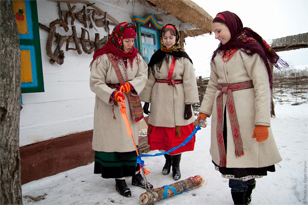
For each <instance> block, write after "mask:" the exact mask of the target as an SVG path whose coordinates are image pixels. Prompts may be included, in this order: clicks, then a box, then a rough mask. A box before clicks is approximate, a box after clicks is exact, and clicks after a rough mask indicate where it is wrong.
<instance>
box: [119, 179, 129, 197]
mask: <svg viewBox="0 0 308 205" xmlns="http://www.w3.org/2000/svg"><path fill="white" fill-rule="evenodd" d="M115 181H116V185H115V186H116V190H117V192H119V194H121V195H122V196H125V197H131V196H132V193H131V191H130V189H129V188H128V187H127V184H126V182H125V179H116V180H115Z"/></svg>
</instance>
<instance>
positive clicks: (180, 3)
mask: <svg viewBox="0 0 308 205" xmlns="http://www.w3.org/2000/svg"><path fill="white" fill-rule="evenodd" d="M146 1H147V2H149V3H151V4H152V5H154V6H156V7H158V8H160V9H162V10H164V11H166V12H168V13H169V14H170V15H172V16H175V17H176V18H178V19H179V20H180V21H182V22H184V23H187V24H190V25H191V28H188V29H181V27H180V30H183V31H184V34H185V37H187V36H191V37H193V36H198V35H202V34H206V33H211V31H212V20H213V18H212V16H210V15H209V14H208V13H207V12H206V11H205V10H204V9H203V8H201V7H200V6H199V5H198V4H196V3H194V2H193V1H191V0H146Z"/></svg>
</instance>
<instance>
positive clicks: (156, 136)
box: [148, 123, 196, 155]
mask: <svg viewBox="0 0 308 205" xmlns="http://www.w3.org/2000/svg"><path fill="white" fill-rule="evenodd" d="M179 128H180V130H181V132H180V133H181V135H180V136H177V133H176V131H177V130H176V127H173V128H169V127H155V126H153V125H150V124H149V126H148V144H149V145H150V150H164V151H168V150H170V149H172V148H174V147H176V146H178V145H180V144H181V143H182V142H183V141H184V140H185V139H186V138H187V137H188V136H189V135H191V133H192V132H193V131H194V124H193V123H191V124H189V125H186V126H181V127H179ZM195 141H196V136H195V135H194V136H193V137H192V139H191V140H190V141H189V142H187V144H186V145H184V146H182V147H179V148H178V149H176V150H174V151H173V152H170V153H169V154H171V155H174V154H179V153H182V152H186V151H193V150H194V148H195Z"/></svg>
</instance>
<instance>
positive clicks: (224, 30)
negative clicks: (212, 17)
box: [212, 22, 231, 45]
mask: <svg viewBox="0 0 308 205" xmlns="http://www.w3.org/2000/svg"><path fill="white" fill-rule="evenodd" d="M212 28H213V32H214V33H215V39H218V40H219V41H220V43H221V44H222V45H225V44H226V43H228V42H229V41H230V39H231V33H230V31H229V29H228V27H227V26H226V24H223V23H219V22H214V23H213V26H212Z"/></svg>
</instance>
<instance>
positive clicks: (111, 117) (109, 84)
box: [90, 22, 153, 197]
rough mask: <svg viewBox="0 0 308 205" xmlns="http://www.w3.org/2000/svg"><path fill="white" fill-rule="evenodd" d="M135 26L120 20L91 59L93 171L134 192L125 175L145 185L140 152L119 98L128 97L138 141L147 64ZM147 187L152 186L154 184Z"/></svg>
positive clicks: (119, 188) (122, 191)
mask: <svg viewBox="0 0 308 205" xmlns="http://www.w3.org/2000/svg"><path fill="white" fill-rule="evenodd" d="M135 38H136V27H135V26H134V25H133V24H131V23H126V22H123V23H120V24H118V25H117V26H116V27H115V28H114V30H113V32H112V34H111V35H110V37H109V40H108V42H107V44H106V45H105V46H104V47H102V48H101V49H98V50H96V51H95V53H94V56H93V61H92V62H91V74H90V88H91V90H92V91H93V92H94V93H95V95H96V97H95V108H94V129H93V141H92V148H93V150H94V151H95V162H94V173H96V174H101V176H102V177H103V178H115V181H116V190H117V191H118V192H119V193H120V194H121V195H123V196H125V197H130V196H131V191H130V189H129V188H128V186H127V184H126V181H125V178H124V177H127V176H132V184H133V185H136V186H140V187H142V188H145V183H144V180H143V178H142V176H141V174H140V173H139V172H138V170H139V169H138V167H136V162H137V153H136V150H135V146H134V143H133V140H132V138H131V136H127V131H126V125H125V122H124V120H123V118H122V115H121V112H120V108H121V106H120V105H119V102H121V101H123V100H125V107H126V108H127V109H126V112H127V113H126V114H127V116H128V120H129V123H130V126H131V129H132V133H133V137H134V141H135V142H136V144H137V145H138V137H139V121H140V120H141V119H142V118H143V110H142V106H141V102H140V100H139V96H138V95H139V94H140V92H141V91H142V90H143V88H144V86H145V83H146V79H147V73H148V72H147V65H146V63H145V62H144V60H143V59H142V57H141V55H140V53H139V52H138V50H137V49H136V48H135V47H134V41H135ZM147 186H148V187H153V186H152V185H151V184H148V185H147Z"/></svg>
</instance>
